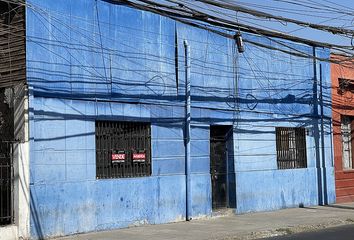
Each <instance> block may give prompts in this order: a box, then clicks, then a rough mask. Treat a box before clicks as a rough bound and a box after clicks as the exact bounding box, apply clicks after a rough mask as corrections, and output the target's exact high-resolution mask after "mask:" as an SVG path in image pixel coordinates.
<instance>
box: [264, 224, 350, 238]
mask: <svg viewBox="0 0 354 240" xmlns="http://www.w3.org/2000/svg"><path fill="white" fill-rule="evenodd" d="M267 239H268V240H295V239H296V240H298V239H301V240H317V239H318V240H354V225H346V226H341V227H335V228H327V229H324V230H320V231H315V232H306V233H298V234H293V235H287V236H282V237H273V238H267Z"/></svg>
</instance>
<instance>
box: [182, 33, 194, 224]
mask: <svg viewBox="0 0 354 240" xmlns="http://www.w3.org/2000/svg"><path fill="white" fill-rule="evenodd" d="M183 44H184V53H185V87H186V89H185V91H186V109H185V121H186V122H185V136H184V144H185V158H186V159H185V175H186V220H187V221H190V220H191V219H192V199H191V197H192V194H191V167H190V166H191V151H190V149H191V141H190V132H191V84H190V75H191V61H190V46H189V44H188V42H187V41H186V40H184V42H183Z"/></svg>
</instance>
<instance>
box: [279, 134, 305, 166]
mask: <svg viewBox="0 0 354 240" xmlns="http://www.w3.org/2000/svg"><path fill="white" fill-rule="evenodd" d="M276 148H277V164H278V169H292V168H306V167H307V156H306V134H305V128H286V127H277V128H276Z"/></svg>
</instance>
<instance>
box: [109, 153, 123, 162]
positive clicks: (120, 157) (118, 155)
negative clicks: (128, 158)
mask: <svg viewBox="0 0 354 240" xmlns="http://www.w3.org/2000/svg"><path fill="white" fill-rule="evenodd" d="M123 162H125V153H112V163H123Z"/></svg>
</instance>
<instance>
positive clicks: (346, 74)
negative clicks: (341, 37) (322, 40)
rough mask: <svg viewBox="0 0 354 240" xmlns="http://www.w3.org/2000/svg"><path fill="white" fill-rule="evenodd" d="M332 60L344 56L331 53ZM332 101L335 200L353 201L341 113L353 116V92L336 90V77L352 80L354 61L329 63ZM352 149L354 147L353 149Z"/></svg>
mask: <svg viewBox="0 0 354 240" xmlns="http://www.w3.org/2000/svg"><path fill="white" fill-rule="evenodd" d="M331 59H332V60H343V59H345V57H343V56H339V55H332V56H331ZM331 78H332V102H333V133H334V161H335V163H334V165H335V177H336V195H337V202H339V203H340V202H352V201H354V170H343V167H342V137H341V128H340V122H341V115H347V116H354V93H351V92H345V93H344V94H339V92H338V87H339V86H338V85H339V84H338V78H346V79H353V80H354V61H351V62H345V63H342V64H333V63H332V64H331ZM353 150H354V149H353Z"/></svg>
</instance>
